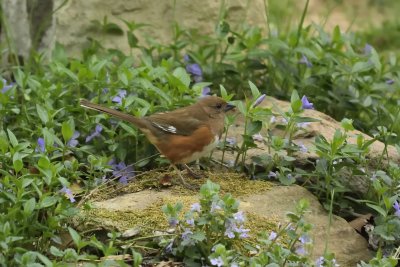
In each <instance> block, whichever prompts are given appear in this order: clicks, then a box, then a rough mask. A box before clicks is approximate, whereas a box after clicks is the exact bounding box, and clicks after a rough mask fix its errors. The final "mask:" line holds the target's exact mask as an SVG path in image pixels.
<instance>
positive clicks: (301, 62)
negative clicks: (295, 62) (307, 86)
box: [299, 54, 313, 68]
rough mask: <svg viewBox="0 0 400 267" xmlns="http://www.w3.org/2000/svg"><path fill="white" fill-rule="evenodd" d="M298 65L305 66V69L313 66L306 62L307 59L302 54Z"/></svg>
mask: <svg viewBox="0 0 400 267" xmlns="http://www.w3.org/2000/svg"><path fill="white" fill-rule="evenodd" d="M299 63H300V64H304V65H306V66H307V68H311V67H312V66H313V64H312V63H311V62H310V61H309V60H308V58H307V57H306V55H304V54H302V55H301V59H300V60H299Z"/></svg>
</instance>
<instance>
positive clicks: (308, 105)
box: [301, 95, 314, 109]
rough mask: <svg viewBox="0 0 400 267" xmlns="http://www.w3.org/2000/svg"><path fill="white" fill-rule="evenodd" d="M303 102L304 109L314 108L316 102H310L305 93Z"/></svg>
mask: <svg viewBox="0 0 400 267" xmlns="http://www.w3.org/2000/svg"><path fill="white" fill-rule="evenodd" d="M301 103H302V104H303V105H302V108H303V109H314V104H313V103H310V102H309V101H308V99H307V97H306V96H305V95H303V97H302V98H301Z"/></svg>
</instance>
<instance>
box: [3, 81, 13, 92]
mask: <svg viewBox="0 0 400 267" xmlns="http://www.w3.org/2000/svg"><path fill="white" fill-rule="evenodd" d="M2 80H3V88H1V93H3V94H4V93H5V92H7V91H8V90H10V89H11V88H12V87H13V86H14V84H12V83H10V84H9V85H7V80H6V79H2Z"/></svg>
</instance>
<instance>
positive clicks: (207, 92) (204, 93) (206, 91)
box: [201, 86, 211, 96]
mask: <svg viewBox="0 0 400 267" xmlns="http://www.w3.org/2000/svg"><path fill="white" fill-rule="evenodd" d="M210 92H211V89H210V87H208V86H206V87H203V90H201V96H207V95H209V94H210Z"/></svg>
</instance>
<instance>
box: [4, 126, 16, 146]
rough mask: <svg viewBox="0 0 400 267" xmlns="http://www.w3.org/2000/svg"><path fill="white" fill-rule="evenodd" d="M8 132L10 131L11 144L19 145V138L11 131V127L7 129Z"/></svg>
mask: <svg viewBox="0 0 400 267" xmlns="http://www.w3.org/2000/svg"><path fill="white" fill-rule="evenodd" d="M7 133H8V139H9V140H10V142H11V145H12V146H13V147H16V146H18V139H17V137H15V135H14V133H13V132H11V130H10V129H7Z"/></svg>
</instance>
